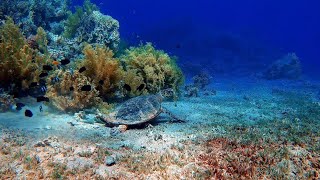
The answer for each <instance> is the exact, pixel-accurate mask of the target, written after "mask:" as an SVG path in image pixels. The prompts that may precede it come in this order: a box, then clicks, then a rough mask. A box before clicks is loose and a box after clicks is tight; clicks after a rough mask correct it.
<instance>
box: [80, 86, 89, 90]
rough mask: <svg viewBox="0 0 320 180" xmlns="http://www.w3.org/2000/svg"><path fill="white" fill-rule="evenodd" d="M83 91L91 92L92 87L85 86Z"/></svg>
mask: <svg viewBox="0 0 320 180" xmlns="http://www.w3.org/2000/svg"><path fill="white" fill-rule="evenodd" d="M81 91H91V86H90V85H84V86H82V87H81Z"/></svg>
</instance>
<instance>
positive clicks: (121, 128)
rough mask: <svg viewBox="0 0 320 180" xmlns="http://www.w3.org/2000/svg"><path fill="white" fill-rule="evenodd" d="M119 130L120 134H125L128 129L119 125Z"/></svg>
mask: <svg viewBox="0 0 320 180" xmlns="http://www.w3.org/2000/svg"><path fill="white" fill-rule="evenodd" d="M118 128H119V130H120V132H122V133H123V132H125V131H126V130H127V129H128V126H127V125H119V127H118Z"/></svg>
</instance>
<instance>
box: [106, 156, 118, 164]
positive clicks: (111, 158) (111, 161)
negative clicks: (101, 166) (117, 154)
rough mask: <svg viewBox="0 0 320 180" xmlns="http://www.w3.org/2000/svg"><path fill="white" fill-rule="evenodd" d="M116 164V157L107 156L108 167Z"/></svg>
mask: <svg viewBox="0 0 320 180" xmlns="http://www.w3.org/2000/svg"><path fill="white" fill-rule="evenodd" d="M115 163H116V161H115V159H114V157H112V156H107V157H106V159H105V164H106V165H107V166H112V165H114V164H115Z"/></svg>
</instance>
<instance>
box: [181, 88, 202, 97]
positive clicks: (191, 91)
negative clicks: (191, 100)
mask: <svg viewBox="0 0 320 180" xmlns="http://www.w3.org/2000/svg"><path fill="white" fill-rule="evenodd" d="M184 90H185V93H184V96H185V97H199V88H197V87H195V86H193V85H186V86H185V87H184Z"/></svg>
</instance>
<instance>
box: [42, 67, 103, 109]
mask: <svg viewBox="0 0 320 180" xmlns="http://www.w3.org/2000/svg"><path fill="white" fill-rule="evenodd" d="M53 78H59V79H60V82H57V83H54V80H53ZM48 84H50V85H49V86H48V91H47V93H46V96H47V97H48V98H49V99H50V103H51V104H52V105H53V106H54V107H56V108H57V109H59V110H61V111H66V112H76V111H79V110H83V109H85V108H90V107H92V106H95V105H99V104H101V103H102V100H101V98H99V91H98V90H97V89H96V88H95V86H94V85H93V84H92V83H91V82H90V80H89V79H88V78H87V77H86V76H85V75H82V74H80V73H79V72H74V73H71V72H70V71H62V70H59V71H57V72H55V74H53V75H52V76H51V77H50V78H49V79H48ZM84 85H91V91H81V88H82V87H83V86H84Z"/></svg>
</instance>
